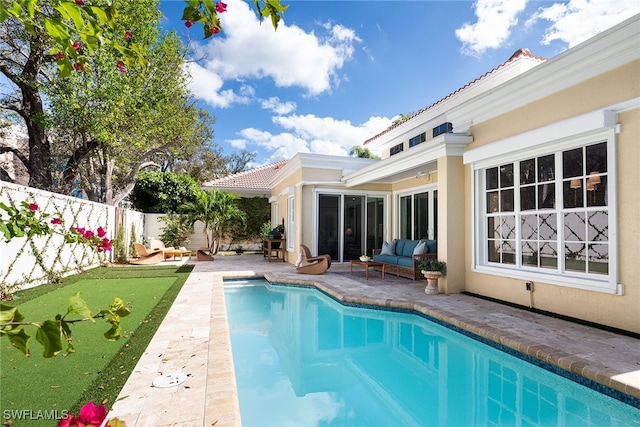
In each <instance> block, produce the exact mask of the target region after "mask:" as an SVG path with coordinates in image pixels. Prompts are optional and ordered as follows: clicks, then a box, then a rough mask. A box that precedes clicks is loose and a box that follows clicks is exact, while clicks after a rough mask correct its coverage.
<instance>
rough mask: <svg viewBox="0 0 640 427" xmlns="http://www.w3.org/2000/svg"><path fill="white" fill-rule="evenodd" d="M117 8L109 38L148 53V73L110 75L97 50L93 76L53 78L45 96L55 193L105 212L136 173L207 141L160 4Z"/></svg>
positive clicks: (107, 58)
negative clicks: (80, 196)
mask: <svg viewBox="0 0 640 427" xmlns="http://www.w3.org/2000/svg"><path fill="white" fill-rule="evenodd" d="M120 2H123V3H126V5H123V6H121V9H122V11H123V17H122V19H120V20H118V22H117V23H116V25H115V27H114V29H113V33H114V38H116V37H121V38H122V39H123V40H126V39H127V37H129V40H136V42H137V43H140V44H142V45H143V46H145V47H147V48H146V50H147V52H148V57H149V60H150V62H149V66H147V67H141V66H132V67H131V68H128V69H120V70H118V69H115V68H114V67H113V64H114V63H115V62H116V60H117V58H116V57H114V55H113V54H112V51H110V50H107V49H102V48H101V49H98V50H97V51H96V52H95V54H94V55H93V56H92V57H91V58H90V61H89V63H90V64H91V67H92V69H93V72H92V73H76V74H74V75H72V76H70V77H67V78H61V77H58V78H57V79H55V84H53V85H51V87H50V89H49V90H47V93H48V95H49V98H50V99H51V116H52V120H53V121H54V122H55V123H56V124H57V125H58V126H57V127H56V132H55V136H56V137H57V139H58V141H60V142H61V143H60V144H59V145H58V151H61V152H62V153H61V154H60V157H59V158H60V161H59V162H57V163H58V164H60V169H61V170H62V172H60V174H59V180H57V183H58V184H59V186H60V187H61V188H59V190H60V191H61V192H66V193H69V192H70V191H71V189H72V188H73V187H80V188H81V189H82V190H83V191H84V192H85V194H87V195H88V197H89V199H90V200H94V201H98V202H104V203H107V204H117V203H119V202H120V201H121V200H123V199H124V198H125V197H126V196H127V195H128V194H129V192H130V191H131V190H132V189H133V187H134V185H135V180H136V176H137V173H138V172H139V171H141V170H144V169H145V168H148V167H154V168H160V167H161V166H162V165H163V164H165V163H166V162H167V161H168V160H169V159H173V158H176V157H182V158H188V156H189V155H190V154H191V153H193V152H194V151H196V150H197V149H198V148H197V147H199V146H200V145H201V144H203V143H205V142H206V140H207V138H210V137H211V136H212V132H211V131H210V130H207V128H206V127H207V125H208V124H209V123H210V120H207V118H208V117H209V116H208V115H207V114H206V113H204V112H202V111H200V110H199V109H198V108H196V107H195V105H194V101H193V100H192V99H191V95H190V93H189V91H188V88H187V82H186V77H185V75H184V73H183V71H182V69H183V67H182V66H183V62H184V58H183V55H184V49H183V48H182V47H181V42H180V39H179V38H178V37H177V36H176V35H175V34H174V33H169V34H165V35H164V36H160V32H159V29H158V24H159V20H160V13H159V11H158V9H157V0H138V1H136V2H128V1H125V0H120ZM116 34H120V36H117V35H116ZM123 43H126V41H123ZM79 117H81V118H82V120H79V119H78V118H79ZM201 120H202V121H201Z"/></svg>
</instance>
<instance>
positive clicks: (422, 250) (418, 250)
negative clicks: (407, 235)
mask: <svg viewBox="0 0 640 427" xmlns="http://www.w3.org/2000/svg"><path fill="white" fill-rule="evenodd" d="M426 253H427V242H420V243H418V245H417V246H416V247H415V249H414V250H413V254H414V255H422V254H426Z"/></svg>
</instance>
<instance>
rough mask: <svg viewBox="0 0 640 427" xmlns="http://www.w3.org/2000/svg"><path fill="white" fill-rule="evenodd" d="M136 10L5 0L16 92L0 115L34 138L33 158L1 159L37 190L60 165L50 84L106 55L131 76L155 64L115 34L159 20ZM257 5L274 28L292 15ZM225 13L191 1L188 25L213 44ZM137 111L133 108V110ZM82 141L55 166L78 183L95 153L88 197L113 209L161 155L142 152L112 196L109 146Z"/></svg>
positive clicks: (2, 10) (4, 24)
mask: <svg viewBox="0 0 640 427" xmlns="http://www.w3.org/2000/svg"><path fill="white" fill-rule="evenodd" d="M138 3H139V2H128V1H124V0H119V1H115V2H114V3H113V5H104V4H100V5H98V4H91V5H85V2H84V1H83V0H40V1H34V0H0V72H2V73H3V75H4V76H5V77H6V78H7V80H8V81H10V82H11V83H12V84H13V85H14V86H13V89H15V90H14V91H13V92H11V93H7V94H2V95H0V109H2V110H4V111H13V112H15V113H17V114H18V115H19V116H20V117H21V118H22V119H23V120H24V122H25V125H26V127H27V131H28V135H29V153H28V155H25V153H22V152H21V151H20V150H18V149H15V148H13V147H9V146H0V154H2V153H7V152H9V153H12V154H13V155H14V156H15V157H16V158H17V159H19V160H20V161H21V162H22V163H23V164H24V165H25V168H26V170H27V172H28V173H29V177H30V182H29V184H30V185H31V186H33V187H36V188H42V189H53V182H54V180H53V176H52V164H53V163H54V161H53V158H52V149H51V143H50V140H49V135H48V129H50V127H51V124H52V122H51V120H50V118H49V117H48V116H47V114H46V111H45V107H44V102H43V98H42V94H41V89H42V88H43V87H45V86H48V85H49V84H50V81H51V79H52V77H53V76H54V75H55V74H56V73H58V72H59V75H60V76H72V75H76V74H77V73H85V72H86V73H89V72H92V69H93V68H92V67H93V66H95V65H96V63H97V62H98V61H93V60H91V61H90V59H91V58H93V57H94V55H95V54H96V52H97V51H99V50H100V48H102V51H103V53H104V52H105V51H106V52H107V53H108V54H109V55H111V57H112V58H122V59H118V60H117V61H112V62H111V63H110V64H109V65H110V67H111V68H112V69H116V70H118V71H123V70H125V71H128V70H131V69H132V68H135V66H136V64H137V65H138V66H139V65H146V64H147V63H148V61H149V59H151V60H153V59H154V58H153V55H151V54H149V53H148V52H146V51H145V49H146V47H145V46H143V45H142V44H141V43H137V42H131V41H129V42H126V40H130V38H129V37H128V34H132V33H130V32H129V30H125V31H124V32H123V31H115V28H116V27H117V25H116V24H121V23H122V22H123V21H125V20H128V21H129V22H130V23H135V20H136V19H137V18H138V17H139V15H145V14H153V13H154V12H155V13H157V5H156V4H155V3H154V4H153V5H150V4H149V3H148V2H146V3H144V4H142V5H138ZM136 6H137V7H138V8H139V9H138V11H139V12H140V14H138V13H135V14H130V13H120V14H119V13H118V10H119V8H121V9H122V8H126V7H136ZM254 6H255V8H256V11H257V12H258V15H259V16H260V19H263V18H267V17H270V18H271V22H272V24H273V26H274V28H277V25H278V23H279V21H280V19H281V15H282V14H283V13H284V11H285V10H286V8H287V6H283V5H281V4H280V0H266V1H260V0H255V1H254ZM225 10H226V5H225V4H224V3H222V2H218V3H217V4H215V6H214V2H213V0H189V1H187V2H186V7H185V9H184V13H183V20H185V21H186V22H185V25H187V26H191V25H193V24H194V23H198V24H202V26H203V29H204V37H205V38H207V37H211V36H213V35H215V34H217V33H219V32H220V30H221V26H220V21H219V19H218V14H219V13H223V12H224V11H225ZM123 38H124V40H125V41H124V42H123ZM148 57H150V58H148ZM90 62H93V63H90ZM137 101H138V102H137V103H135V104H133V105H134V106H135V105H138V103H140V102H144V101H145V100H144V98H138V99H137ZM176 101H178V103H180V102H183V103H184V105H185V106H188V105H189V102H188V100H184V101H182V100H180V98H177V99H176ZM131 105H132V104H128V106H130V107H131ZM150 124H151V123H149V122H147V123H146V126H147V130H148V129H152V127H150V126H149V125H150ZM115 131H116V132H122V131H123V129H121V128H116V129H115ZM114 133H115V132H114ZM138 136H140V135H138ZM82 142H83V145H82V146H81V147H77V150H75V151H74V152H73V154H72V156H71V157H70V158H69V159H68V161H64V159H62V160H61V161H59V162H55V163H56V165H63V166H64V167H66V166H65V165H67V164H69V165H71V171H68V172H66V173H65V172H63V173H62V179H63V184H64V185H68V183H69V182H72V181H73V180H74V179H75V178H76V170H75V169H74V167H75V165H76V163H77V162H78V160H83V159H84V158H86V156H87V153H89V152H91V151H96V152H98V155H99V156H102V157H103V160H102V161H101V162H100V163H98V164H96V165H93V169H92V170H91V173H90V174H89V175H88V176H95V175H94V174H95V173H96V172H100V173H101V176H102V177H103V179H104V182H103V183H100V185H96V184H94V185H93V189H91V191H90V193H91V194H92V195H93V197H92V199H93V200H98V199H100V198H102V199H103V200H105V201H109V202H111V203H113V204H115V203H116V202H117V201H119V200H120V199H121V198H122V197H124V196H123V194H125V193H126V191H127V189H129V190H130V189H131V188H132V186H133V182H134V179H133V178H134V177H135V173H137V170H138V169H141V168H142V167H143V166H145V165H146V164H147V162H150V160H147V158H146V157H152V156H153V155H154V154H155V150H149V151H147V152H144V153H143V154H144V156H143V158H141V159H139V161H140V163H139V164H138V165H136V167H134V168H133V169H131V168H129V169H125V170H130V171H131V174H130V175H129V179H128V180H126V183H125V185H124V186H123V191H122V192H121V193H120V194H119V195H114V194H111V193H113V191H112V190H110V189H109V188H110V184H111V183H110V179H111V175H112V172H113V169H114V168H115V162H114V161H113V160H112V158H111V153H110V152H109V151H108V150H106V149H104V147H102V149H101V150H98V149H97V144H98V142H100V141H99V140H96V139H91V140H88V141H82ZM59 160H60V159H59ZM125 168H126V166H125ZM0 169H1V168H0ZM121 175H122V173H121ZM0 176H2V177H4V178H8V177H9V175H8V173H6V171H4V170H2V171H0ZM58 179H60V177H58Z"/></svg>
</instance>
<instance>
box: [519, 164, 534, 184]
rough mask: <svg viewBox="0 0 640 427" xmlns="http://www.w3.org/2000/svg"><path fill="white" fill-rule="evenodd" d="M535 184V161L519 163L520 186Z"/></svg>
mask: <svg viewBox="0 0 640 427" xmlns="http://www.w3.org/2000/svg"><path fill="white" fill-rule="evenodd" d="M534 182H536V159H529V160H524V161H522V162H520V184H532V183H534Z"/></svg>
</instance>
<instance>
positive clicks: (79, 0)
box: [76, 0, 84, 6]
mask: <svg viewBox="0 0 640 427" xmlns="http://www.w3.org/2000/svg"><path fill="white" fill-rule="evenodd" d="M76 4H77V5H78V6H84V0H76Z"/></svg>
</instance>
